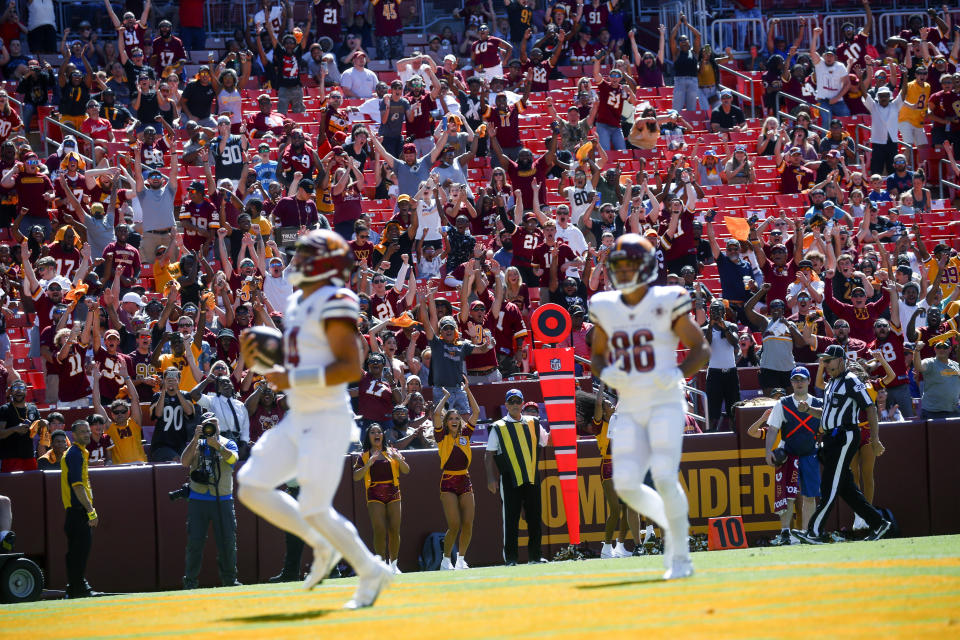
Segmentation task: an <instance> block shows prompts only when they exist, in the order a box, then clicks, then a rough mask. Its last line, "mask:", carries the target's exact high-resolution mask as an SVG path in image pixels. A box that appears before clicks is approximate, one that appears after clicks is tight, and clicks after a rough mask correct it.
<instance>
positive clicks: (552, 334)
mask: <svg viewBox="0 0 960 640" xmlns="http://www.w3.org/2000/svg"><path fill="white" fill-rule="evenodd" d="M530 324H531V325H533V339H534V340H536V341H537V342H542V343H544V344H559V343H561V342H563V341H565V340H566V339H567V338H569V337H570V331H571V330H572V329H573V323H572V321H571V320H570V314H569V313H567V310H566V309H564V308H563V307H561V306H560V305H558V304H553V303H550V304H543V305H540V306H539V307H537V310H536V311H534V312H533V314H532V315H531V316H530Z"/></svg>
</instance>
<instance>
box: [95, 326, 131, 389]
mask: <svg viewBox="0 0 960 640" xmlns="http://www.w3.org/2000/svg"><path fill="white" fill-rule="evenodd" d="M94 317H95V318H96V316H94ZM99 327H100V323H99V322H96V323H95V324H94V327H93V344H94V345H95V346H96V349H95V351H94V354H93V359H94V362H96V365H97V367H99V369H100V396H101V397H102V398H103V399H104V400H105V401H107V402H113V401H114V400H116V399H117V396H118V395H119V394H120V389H121V388H123V384H124V382H123V381H124V379H126V378H127V377H128V376H131V375H132V374H133V372H132V370H131V366H130V358H129V357H127V355H126V354H124V353H120V350H119V349H120V333H119V332H118V331H117V330H116V329H109V330H108V331H107V332H106V333H105V334H103V345H104V346H102V347H101V346H97V345H99V344H100V328H99Z"/></svg>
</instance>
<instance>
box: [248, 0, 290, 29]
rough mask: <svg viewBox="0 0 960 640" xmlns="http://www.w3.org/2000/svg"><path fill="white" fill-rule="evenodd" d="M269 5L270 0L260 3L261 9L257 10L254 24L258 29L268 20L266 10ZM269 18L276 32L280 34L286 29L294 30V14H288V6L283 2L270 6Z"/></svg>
mask: <svg viewBox="0 0 960 640" xmlns="http://www.w3.org/2000/svg"><path fill="white" fill-rule="evenodd" d="M269 6H270V0H263V2H261V3H260V11H257V12H256V13H255V14H254V16H253V25H254V27H255V28H256V30H257V31H259V30H260V27H264V25H265V24H266V22H267V14H266V11H265V10H266V9H267V7H269ZM269 19H270V25H271V26H272V27H273V32H274V33H276V34H278V35H279V34H281V33H284V32H285V31H293V19H292V16H287V15H286V7H285V6H284V5H283V3H279V4H276V5H274V6H272V7H270V18H269Z"/></svg>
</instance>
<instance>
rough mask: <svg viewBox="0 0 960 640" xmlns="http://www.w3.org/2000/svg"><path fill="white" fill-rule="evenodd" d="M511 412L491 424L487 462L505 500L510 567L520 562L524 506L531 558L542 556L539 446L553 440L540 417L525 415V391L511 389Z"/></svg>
mask: <svg viewBox="0 0 960 640" xmlns="http://www.w3.org/2000/svg"><path fill="white" fill-rule="evenodd" d="M506 405H507V414H508V415H507V416H506V417H505V418H501V419H500V420H497V421H496V422H494V423H493V424H492V425H490V439H489V440H487V455H486V456H485V457H484V460H483V464H484V468H485V469H486V472H487V488H488V489H490V493H494V494H496V493H497V490H498V485H499V491H500V493H501V498H502V500H503V559H504V561H505V562H506V564H507V566H508V567H511V566H514V565H516V564H517V540H518V537H519V535H520V534H519V531H520V510H521V509H523V513H524V517H525V518H526V521H527V533H528V534H529V538H530V542H529V543H528V545H527V551H528V552H529V562H530V563H538V562H545V560H543V559H542V558H541V557H540V538H541V533H540V478H539V475H538V474H537V447H538V446H539V447H545V446H547V444H549V440H550V435H549V434H548V433H547V431H546V430H545V429H544V428H543V427H541V426H540V420H539V419H538V418H535V417H532V416H525V415H523V393H521V392H520V390H519V389H510V390H509V391H507V396H506Z"/></svg>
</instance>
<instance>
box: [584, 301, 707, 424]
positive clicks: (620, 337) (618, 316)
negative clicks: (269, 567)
mask: <svg viewBox="0 0 960 640" xmlns="http://www.w3.org/2000/svg"><path fill="white" fill-rule="evenodd" d="M690 309H691V301H690V295H689V294H688V293H687V291H686V289H684V288H683V287H650V288H649V289H648V290H647V294H646V295H645V296H644V297H643V300H641V301H640V302H639V304H637V305H636V306H634V307H630V306H628V305H626V304H624V302H623V297H622V295H621V294H620V292H619V291H604V292H601V293H598V294H596V295H594V296H593V297H592V298H590V321H591V322H593V323H594V324H595V325H598V326H599V327H600V328H601V329H603V332H604V333H605V334H606V335H607V351H608V353H609V356H610V365H609V366H613V367H617V368H618V369H620V370H621V371H622V372H624V373H626V374H627V375H629V376H630V378H631V392H630V393H622V394H621V397H620V402H621V404H624V405H625V406H630V405H634V406H645V405H648V404H650V402H651V401H652V400H653V399H655V398H658V397H660V396H662V395H664V391H665V390H666V389H671V388H673V389H676V388H678V385H679V383H680V382H681V380H682V376H681V374H680V370H679V368H678V367H677V343H678V339H677V336H676V334H675V333H674V332H673V323H674V321H675V320H676V319H677V318H679V317H681V316H683V315H684V314H686V313H689V311H690ZM634 391H635V393H634ZM671 399H672V398H671Z"/></svg>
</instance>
